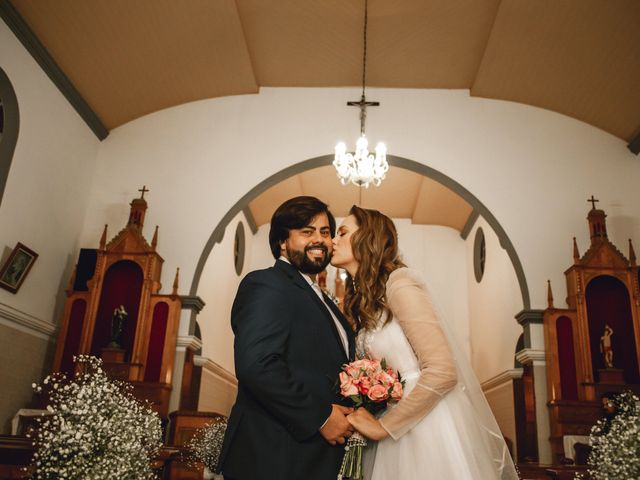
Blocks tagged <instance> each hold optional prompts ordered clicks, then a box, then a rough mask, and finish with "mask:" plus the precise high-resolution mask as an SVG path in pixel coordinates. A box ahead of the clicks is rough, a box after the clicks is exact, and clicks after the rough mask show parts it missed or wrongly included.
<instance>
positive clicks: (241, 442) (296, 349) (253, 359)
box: [219, 260, 354, 480]
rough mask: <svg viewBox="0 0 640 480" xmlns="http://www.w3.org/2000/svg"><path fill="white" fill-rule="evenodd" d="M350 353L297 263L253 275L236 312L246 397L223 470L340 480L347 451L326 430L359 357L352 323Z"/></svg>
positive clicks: (244, 476) (241, 395)
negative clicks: (346, 370) (342, 382)
mask: <svg viewBox="0 0 640 480" xmlns="http://www.w3.org/2000/svg"><path fill="white" fill-rule="evenodd" d="M326 303H327V304H330V305H331V309H332V311H333V312H334V314H335V315H336V317H337V318H338V319H339V320H340V322H341V323H342V325H343V327H344V329H345V331H346V332H347V336H348V340H349V356H348V357H347V354H346V353H345V351H344V348H343V346H342V343H341V342H340V338H339V335H338V331H337V329H336V326H335V322H334V321H333V319H332V318H331V315H330V314H329V312H328V311H327V307H326V306H325V305H324V304H323V303H322V301H321V300H320V298H319V297H318V295H317V294H316V293H315V291H314V290H313V289H312V288H311V286H310V285H309V284H308V283H307V282H306V281H305V279H304V278H302V277H301V275H300V273H299V272H298V270H297V269H296V268H295V267H293V266H292V265H290V264H288V263H286V262H283V261H282V260H277V261H276V263H275V265H274V266H273V267H272V268H268V269H266V270H259V271H255V272H251V273H250V274H248V275H247V276H246V277H245V278H244V279H243V281H242V282H241V283H240V287H239V288H238V293H237V294H236V298H235V301H234V303H233V308H232V311H231V326H232V328H233V331H234V334H235V341H234V351H235V368H236V376H237V378H238V396H237V398H236V403H235V405H234V406H233V409H232V411H231V415H230V417H229V425H228V428H227V432H226V435H225V439H224V445H223V448H222V453H221V455H220V460H219V467H220V468H221V469H222V472H223V474H224V475H225V477H229V478H233V479H237V480H252V479H265V480H266V479H268V480H278V479H282V480H284V479H286V480H292V479H318V480H334V479H335V478H336V475H337V472H338V469H339V467H340V462H341V461H342V457H343V454H344V448H343V447H342V446H340V445H338V446H335V447H332V446H331V445H329V444H328V443H327V442H326V441H325V440H324V438H322V436H321V435H320V434H319V432H318V430H319V428H320V427H321V426H322V424H323V423H324V422H325V420H326V419H327V418H328V417H329V414H330V413H331V404H332V403H343V400H342V399H341V398H339V397H338V395H337V394H336V390H335V384H336V380H337V378H338V373H339V371H340V367H341V366H342V365H343V364H344V363H347V362H348V361H349V360H351V359H352V358H353V354H354V338H353V333H352V330H351V327H350V326H349V325H348V323H347V321H346V320H345V318H344V317H343V315H342V314H341V313H340V311H339V310H338V309H337V308H336V307H335V305H333V304H332V303H331V301H330V300H328V299H327V300H326Z"/></svg>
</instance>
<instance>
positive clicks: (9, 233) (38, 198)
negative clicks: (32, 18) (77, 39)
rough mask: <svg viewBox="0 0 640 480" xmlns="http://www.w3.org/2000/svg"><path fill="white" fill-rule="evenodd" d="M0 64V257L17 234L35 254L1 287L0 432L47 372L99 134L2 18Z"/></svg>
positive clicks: (6, 430) (27, 401)
mask: <svg viewBox="0 0 640 480" xmlns="http://www.w3.org/2000/svg"><path fill="white" fill-rule="evenodd" d="M0 69H2V70H3V71H4V74H5V75H6V77H7V78H8V81H9V82H10V83H11V86H12V88H13V90H14V93H15V99H16V101H17V104H18V107H19V119H20V125H19V131H18V132H17V141H16V143H15V149H14V150H13V152H12V153H13V155H12V159H11V165H10V168H9V171H8V175H7V176H6V185H5V186H4V187H5V188H4V193H3V194H2V195H1V197H2V201H1V202H0V264H3V263H4V261H5V260H6V258H7V257H8V255H9V254H10V252H11V249H13V247H14V246H15V245H16V243H17V242H21V243H23V244H25V245H26V246H28V247H30V248H31V249H33V250H34V251H35V252H37V253H38V255H39V256H38V258H37V260H36V261H35V263H34V265H33V268H32V269H31V270H30V272H29V274H28V276H27V277H26V279H25V281H24V283H23V284H22V286H21V287H20V290H18V292H17V293H15V294H14V293H11V292H8V291H6V290H2V289H0V365H2V368H0V385H1V386H2V387H1V390H0V433H9V432H10V420H11V419H12V418H13V416H14V415H15V414H16V412H17V411H18V409H20V408H25V407H28V406H29V405H30V402H31V399H32V397H33V390H32V388H31V383H32V382H39V381H40V380H41V379H42V377H43V375H46V374H48V373H50V370H49V369H50V368H51V364H50V360H51V357H52V347H53V342H52V340H53V339H54V338H55V331H56V325H57V322H58V321H59V315H60V314H61V311H62V310H61V307H62V305H63V302H64V298H65V296H64V289H65V287H66V285H67V282H68V280H69V276H70V275H71V271H72V269H73V264H74V262H75V260H76V258H77V253H78V248H79V244H78V240H79V238H80V234H81V231H82V228H83V222H84V217H85V209H86V208H87V199H88V197H89V191H90V190H91V180H92V178H93V173H94V168H95V161H96V157H97V152H98V148H99V143H100V142H99V141H98V139H97V138H96V137H95V136H94V134H93V133H92V132H91V130H90V129H89V128H88V127H87V126H86V124H85V123H84V121H83V120H82V119H81V118H80V116H79V115H78V114H77V113H76V111H75V110H74V109H73V107H72V106H71V105H70V104H69V102H68V101H67V100H66V99H65V97H64V96H63V95H62V94H61V93H60V91H59V90H58V89H57V88H56V86H55V85H54V84H53V83H52V82H51V80H50V79H49V77H47V75H46V74H45V73H44V72H43V71H42V70H41V68H40V67H39V66H38V64H37V63H36V61H35V60H34V59H33V58H32V57H31V55H29V53H28V52H27V51H26V50H25V49H24V48H23V47H22V45H21V44H20V42H19V41H18V40H17V39H16V37H15V36H14V34H13V33H12V32H11V30H9V28H8V27H7V26H6V24H5V23H4V22H2V21H0ZM14 118H15V117H12V118H7V120H8V121H9V120H13V119H14ZM6 128H7V129H8V128H10V126H6ZM0 150H2V154H5V153H7V152H6V150H5V145H3V146H2V147H0ZM0 156H3V155H0ZM0 161H2V162H6V161H7V159H6V157H4V156H3V158H2V159H0ZM5 166H6V163H5ZM5 173H6V171H3V172H2V173H0V175H4V174H5ZM96 240H97V239H96ZM92 245H95V243H92Z"/></svg>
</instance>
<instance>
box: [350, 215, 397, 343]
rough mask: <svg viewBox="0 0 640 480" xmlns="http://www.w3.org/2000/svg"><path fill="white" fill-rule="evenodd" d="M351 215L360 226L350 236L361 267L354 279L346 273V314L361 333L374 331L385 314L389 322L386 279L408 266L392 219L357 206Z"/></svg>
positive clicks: (352, 248) (354, 256)
mask: <svg viewBox="0 0 640 480" xmlns="http://www.w3.org/2000/svg"><path fill="white" fill-rule="evenodd" d="M349 215H353V216H354V217H355V219H356V223H357V224H358V229H357V230H356V231H354V232H353V235H352V236H351V250H352V251H353V258H354V259H355V260H356V261H357V262H358V264H359V266H358V271H357V273H356V275H355V278H351V276H350V275H349V274H348V273H347V282H346V291H345V299H344V314H345V316H346V317H347V319H348V320H349V321H350V322H351V324H352V325H353V327H354V329H355V330H356V331H358V330H360V329H362V328H365V329H372V328H374V327H375V326H376V324H377V323H378V321H379V319H380V318H381V316H382V315H383V314H385V313H386V314H387V321H388V320H389V319H390V318H391V315H390V313H391V311H390V310H389V306H388V305H387V295H386V283H387V279H388V278H389V275H391V272H393V271H394V270H396V269H397V268H400V267H404V266H405V264H404V263H402V260H401V259H400V257H399V255H398V232H397V231H396V227H395V225H394V224H393V221H392V220H391V219H390V218H389V217H387V216H386V215H384V214H382V213H380V212H379V211H377V210H368V209H365V208H360V207H357V206H355V205H354V206H353V207H351V210H350V211H349Z"/></svg>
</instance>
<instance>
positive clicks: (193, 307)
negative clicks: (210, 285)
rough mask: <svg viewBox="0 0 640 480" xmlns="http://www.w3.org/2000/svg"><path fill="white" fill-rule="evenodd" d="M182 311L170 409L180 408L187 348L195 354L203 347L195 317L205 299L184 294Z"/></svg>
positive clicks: (172, 410)
mask: <svg viewBox="0 0 640 480" xmlns="http://www.w3.org/2000/svg"><path fill="white" fill-rule="evenodd" d="M181 300H182V311H181V312H180V327H179V329H178V341H177V345H176V347H177V348H176V357H175V362H174V364H173V382H172V385H173V388H172V389H171V397H170V399H169V411H170V412H174V411H176V410H180V397H181V394H182V377H183V373H184V362H185V359H186V357H187V349H189V350H191V351H192V352H193V353H194V354H195V353H198V350H200V349H201V348H202V341H201V340H200V339H198V338H196V337H195V335H194V333H195V317H196V316H197V315H198V313H200V311H201V310H202V309H203V308H204V305H205V303H204V301H203V300H202V299H201V298H200V297H198V296H186V295H185V296H182V297H181Z"/></svg>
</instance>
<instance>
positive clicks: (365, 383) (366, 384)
mask: <svg viewBox="0 0 640 480" xmlns="http://www.w3.org/2000/svg"><path fill="white" fill-rule="evenodd" d="M358 388H359V390H360V392H362V393H363V394H364V395H366V394H367V393H368V392H369V389H370V388H371V379H370V378H369V377H362V378H361V379H360V381H359V382H358Z"/></svg>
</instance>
